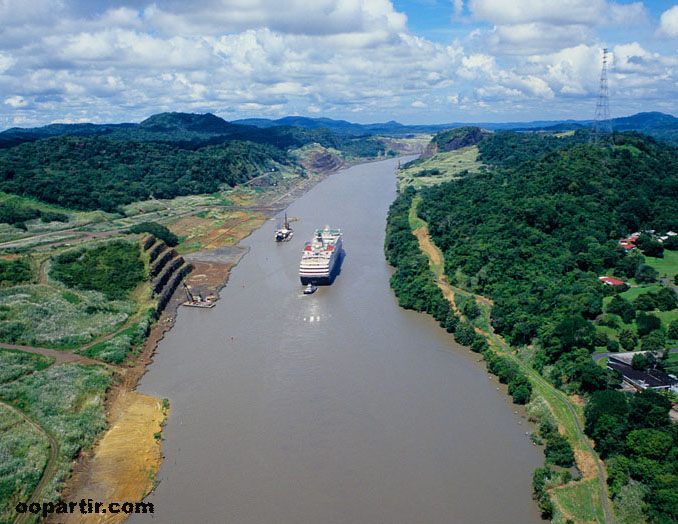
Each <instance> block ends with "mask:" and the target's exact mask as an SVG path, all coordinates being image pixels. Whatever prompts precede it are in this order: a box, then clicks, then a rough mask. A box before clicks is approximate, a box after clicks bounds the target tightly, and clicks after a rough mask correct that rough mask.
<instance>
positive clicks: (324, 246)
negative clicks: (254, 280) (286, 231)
mask: <svg viewBox="0 0 678 524" xmlns="http://www.w3.org/2000/svg"><path fill="white" fill-rule="evenodd" d="M341 241H342V236H341V230H340V229H330V226H325V228H324V229H316V231H315V234H314V235H313V240H312V241H311V242H307V243H306V246H305V247H304V251H303V252H302V255H301V262H300V264H299V278H301V283H302V284H329V283H331V282H332V277H333V274H334V270H335V268H336V266H337V262H338V261H339V257H341Z"/></svg>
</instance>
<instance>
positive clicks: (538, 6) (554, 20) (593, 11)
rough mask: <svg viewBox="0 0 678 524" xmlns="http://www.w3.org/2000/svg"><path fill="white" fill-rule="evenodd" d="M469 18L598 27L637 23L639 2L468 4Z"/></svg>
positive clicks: (482, 0) (497, 0)
mask: <svg viewBox="0 0 678 524" xmlns="http://www.w3.org/2000/svg"><path fill="white" fill-rule="evenodd" d="M469 8H470V9H471V12H472V13H473V15H474V16H475V17H476V18H478V19H480V20H484V21H488V22H491V23H493V24H497V25H518V24H529V23H533V22H542V23H547V24H552V25H587V26H598V25H607V24H609V23H615V24H619V23H628V22H637V21H638V16H639V15H641V16H644V8H643V4H642V3H641V2H636V3H633V4H624V5H621V4H616V3H614V2H606V1H605V0H512V1H510V2H507V1H505V0H470V1H469Z"/></svg>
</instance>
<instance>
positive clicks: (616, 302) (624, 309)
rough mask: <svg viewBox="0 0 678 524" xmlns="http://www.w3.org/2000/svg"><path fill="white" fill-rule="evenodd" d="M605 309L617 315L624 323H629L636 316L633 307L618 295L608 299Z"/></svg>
mask: <svg viewBox="0 0 678 524" xmlns="http://www.w3.org/2000/svg"><path fill="white" fill-rule="evenodd" d="M605 311H607V312H608V313H613V314H615V315H619V316H620V317H621V318H622V320H623V321H624V323H625V324H630V323H631V322H633V319H634V318H636V309H635V307H634V306H633V305H632V304H631V303H630V302H629V301H628V300H626V299H625V298H623V297H620V296H619V295H616V296H614V297H612V300H610V303H609V304H608V305H607V308H606V309H605Z"/></svg>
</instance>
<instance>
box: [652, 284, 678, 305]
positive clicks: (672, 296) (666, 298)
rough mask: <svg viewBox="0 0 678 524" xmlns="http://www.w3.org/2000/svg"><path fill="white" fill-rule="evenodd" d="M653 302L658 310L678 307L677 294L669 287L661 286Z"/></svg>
mask: <svg viewBox="0 0 678 524" xmlns="http://www.w3.org/2000/svg"><path fill="white" fill-rule="evenodd" d="M655 303H656V305H657V309H659V310H660V311H671V310H672V309H676V308H678V294H676V292H675V291H674V290H673V289H671V288H668V287H663V288H661V289H660V290H659V291H658V292H657V295H656V296H655Z"/></svg>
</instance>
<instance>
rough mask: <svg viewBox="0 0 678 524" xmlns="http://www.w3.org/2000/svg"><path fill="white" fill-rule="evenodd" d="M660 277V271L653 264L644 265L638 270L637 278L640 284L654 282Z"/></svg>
mask: <svg viewBox="0 0 678 524" xmlns="http://www.w3.org/2000/svg"><path fill="white" fill-rule="evenodd" d="M658 278H659V273H657V270H656V269H654V268H653V267H652V266H646V265H642V266H640V267H639V268H638V271H637V272H636V280H637V281H638V282H639V283H640V284H652V283H653V282H656V281H657V279H658Z"/></svg>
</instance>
